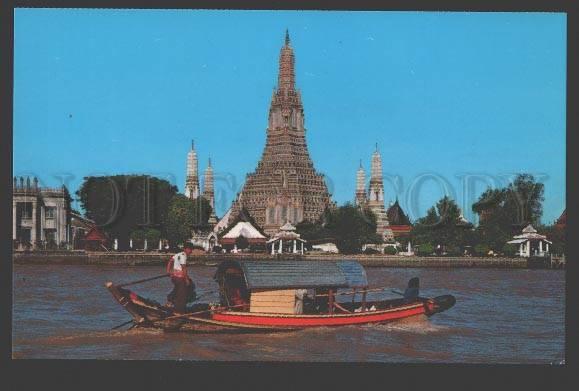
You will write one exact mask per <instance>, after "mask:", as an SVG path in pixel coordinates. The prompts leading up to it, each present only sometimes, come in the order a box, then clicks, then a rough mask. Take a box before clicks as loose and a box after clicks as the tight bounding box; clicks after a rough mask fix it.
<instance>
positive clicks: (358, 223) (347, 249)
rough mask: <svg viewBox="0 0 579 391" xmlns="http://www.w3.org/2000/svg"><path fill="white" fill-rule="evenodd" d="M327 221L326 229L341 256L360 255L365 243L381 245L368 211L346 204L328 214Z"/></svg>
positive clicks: (374, 221) (373, 218)
mask: <svg viewBox="0 0 579 391" xmlns="http://www.w3.org/2000/svg"><path fill="white" fill-rule="evenodd" d="M327 220H328V221H327V224H326V228H327V229H328V230H329V232H331V234H332V236H333V237H334V238H335V240H336V247H338V250H340V252H341V253H342V254H356V253H360V252H361V251H362V245H364V244H366V243H381V238H380V237H379V236H378V235H377V234H376V217H375V216H374V214H373V213H372V212H370V211H369V210H360V209H359V208H358V207H356V206H354V205H352V204H351V203H346V204H345V205H344V206H341V207H339V208H337V209H336V210H335V211H333V212H331V213H329V215H328V216H327Z"/></svg>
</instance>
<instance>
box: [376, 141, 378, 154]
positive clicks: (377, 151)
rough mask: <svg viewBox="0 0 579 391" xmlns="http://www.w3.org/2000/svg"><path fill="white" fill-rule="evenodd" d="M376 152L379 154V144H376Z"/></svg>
mask: <svg viewBox="0 0 579 391" xmlns="http://www.w3.org/2000/svg"><path fill="white" fill-rule="evenodd" d="M376 152H378V143H376Z"/></svg>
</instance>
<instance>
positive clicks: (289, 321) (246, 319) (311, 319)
mask: <svg viewBox="0 0 579 391" xmlns="http://www.w3.org/2000/svg"><path fill="white" fill-rule="evenodd" d="M426 313H427V308H426V307H425V304H424V303H422V302H419V303H413V304H410V305H407V306H403V307H397V308H392V309H388V310H381V311H367V312H357V313H351V314H333V315H281V314H262V313H251V312H233V311H227V312H219V313H214V314H213V315H212V319H213V320H216V321H220V322H227V323H235V324H239V325H243V326H261V327H271V328H307V327H324V326H325V327H332V326H347V325H356V324H367V323H383V322H389V321H393V320H397V319H403V318H408V317H410V316H416V315H423V314H426Z"/></svg>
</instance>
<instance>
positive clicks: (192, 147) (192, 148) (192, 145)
mask: <svg viewBox="0 0 579 391" xmlns="http://www.w3.org/2000/svg"><path fill="white" fill-rule="evenodd" d="M194 149H195V140H191V150H194Z"/></svg>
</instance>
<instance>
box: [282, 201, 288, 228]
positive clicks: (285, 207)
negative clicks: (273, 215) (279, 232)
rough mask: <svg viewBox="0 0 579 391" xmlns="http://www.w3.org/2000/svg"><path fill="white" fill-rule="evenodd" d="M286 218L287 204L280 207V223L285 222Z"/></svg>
mask: <svg viewBox="0 0 579 391" xmlns="http://www.w3.org/2000/svg"><path fill="white" fill-rule="evenodd" d="M287 218H288V214H287V206H285V205H284V206H282V207H281V221H280V223H281V224H285V223H286V221H287Z"/></svg>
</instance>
